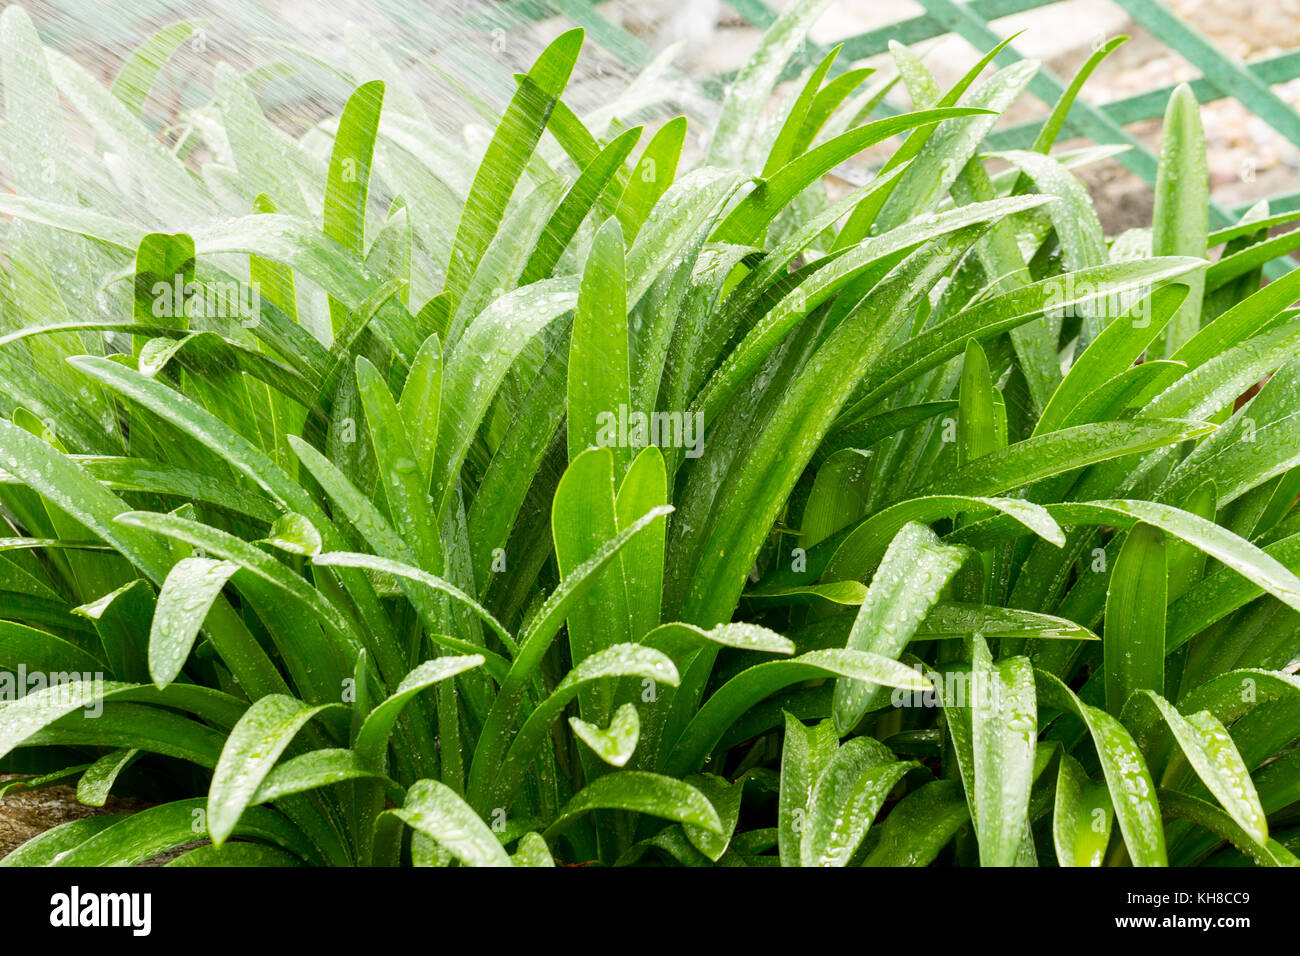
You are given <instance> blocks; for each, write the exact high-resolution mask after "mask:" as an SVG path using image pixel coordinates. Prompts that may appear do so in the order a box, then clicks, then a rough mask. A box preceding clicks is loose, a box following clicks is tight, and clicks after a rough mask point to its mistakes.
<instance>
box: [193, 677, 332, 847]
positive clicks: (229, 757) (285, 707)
mask: <svg viewBox="0 0 1300 956" xmlns="http://www.w3.org/2000/svg"><path fill="white" fill-rule="evenodd" d="M342 706H343V705H342V704H324V705H321V706H319V707H309V706H308V705H307V704H304V703H303V702H302V701H300V700H295V699H294V698H292V697H285V696H284V695H282V694H270V695H268V696H266V697H262V698H260V699H258V700H256V701H254V702H253V705H252V706H251V707H249V708H248V710H247V711H246V712H245V714H244V716H243V717H241V718H240V719H239V723H237V724H235V726H234V727H233V728H232V729H231V731H230V736H229V738H228V739H227V740H226V745H225V747H223V748H222V750H221V759H220V760H219V761H218V762H217V768H216V770H215V771H213V774H212V784H211V786H210V787H209V788H208V802H207V810H208V827H207V829H208V835H209V836H210V837H211V838H212V842H213V843H215V844H217V845H218V846H220V845H221V844H222V843H224V842H225V841H226V839H227V838H228V837H230V836H231V835H232V834H233V833H234V832H235V827H236V825H237V824H238V823H239V819H240V817H241V816H242V815H243V813H244V811H245V810H246V809H247V808H248V806H249V805H250V803H251V802H252V799H253V795H254V794H255V793H257V788H258V787H260V786H261V785H262V781H263V779H265V777H266V775H267V774H268V773H270V772H271V768H272V767H273V766H275V763H276V761H277V760H279V759H280V754H282V753H284V751H285V748H287V747H288V746H289V744H290V743H292V742H293V738H294V737H295V736H296V735H297V733H298V731H299V730H301V729H302V728H303V727H304V726H305V725H306V723H307V721H309V720H311V719H312V718H313V717H315V716H316V715H317V714H319V713H322V712H323V711H326V710H329V709H331V708H334V707H338V708H342Z"/></svg>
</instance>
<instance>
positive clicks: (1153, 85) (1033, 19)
mask: <svg viewBox="0 0 1300 956" xmlns="http://www.w3.org/2000/svg"><path fill="white" fill-rule="evenodd" d="M1035 2H1038V3H1041V2H1043V0H977V2H976V3H974V4H973V5H972V6H974V7H977V8H979V12H980V13H981V14H982V15H983V16H985V17H987V19H988V20H989V24H990V26H991V28H992V30H993V31H994V32H995V33H996V34H997V35H998V36H1002V37H1005V36H1009V35H1011V34H1013V33H1017V32H1021V31H1023V32H1022V35H1021V36H1020V37H1019V38H1018V39H1017V41H1016V44H1015V48H1016V50H1017V51H1019V52H1020V53H1021V54H1022V55H1024V56H1029V57H1035V58H1038V59H1041V60H1042V61H1043V62H1044V64H1045V66H1046V68H1047V69H1049V70H1051V71H1052V72H1053V73H1054V74H1056V75H1057V76H1060V77H1064V78H1066V79H1068V78H1069V77H1070V76H1072V75H1073V74H1074V72H1075V71H1076V70H1077V69H1078V68H1079V66H1080V65H1081V64H1082V63H1083V61H1084V60H1085V59H1086V58H1087V57H1088V55H1089V54H1090V53H1091V52H1092V50H1094V49H1095V48H1096V47H1097V46H1099V45H1100V44H1101V43H1104V42H1105V41H1106V40H1107V39H1110V38H1113V37H1116V36H1120V35H1127V36H1129V37H1130V40H1129V41H1128V42H1127V43H1126V44H1124V45H1123V46H1122V47H1120V49H1119V50H1118V51H1117V52H1116V53H1114V54H1112V55H1111V56H1110V57H1109V58H1108V59H1107V60H1106V61H1105V62H1104V63H1103V64H1102V66H1101V67H1100V69H1099V70H1098V71H1097V73H1096V74H1095V75H1094V76H1093V77H1092V78H1091V79H1090V80H1089V82H1088V84H1087V85H1086V86H1085V87H1084V94H1083V99H1084V100H1087V101H1088V102H1090V103H1092V104H1095V105H1102V104H1107V103H1115V102H1118V101H1122V100H1126V99H1128V100H1132V99H1133V98H1135V97H1138V96H1139V95H1140V94H1143V93H1148V92H1150V91H1157V90H1161V89H1164V88H1167V87H1169V86H1171V85H1172V84H1174V83H1177V82H1181V81H1184V80H1194V79H1196V78H1197V77H1198V76H1200V75H1201V70H1199V69H1198V68H1197V67H1195V66H1193V65H1192V64H1191V63H1189V62H1188V61H1187V60H1186V59H1184V58H1183V57H1182V56H1181V55H1180V54H1179V53H1177V52H1175V49H1174V47H1176V46H1179V44H1177V43H1172V44H1171V43H1170V42H1169V41H1168V38H1165V37H1158V36H1155V35H1153V34H1152V33H1151V32H1149V31H1148V30H1146V29H1144V28H1143V27H1142V26H1140V25H1139V24H1138V23H1136V22H1135V21H1134V20H1133V18H1132V17H1131V16H1130V15H1129V13H1128V12H1127V11H1126V10H1125V9H1124V8H1122V7H1121V6H1120V5H1119V4H1118V3H1116V2H1113V0H1062V2H1056V3H1048V4H1047V5H1046V6H1042V7H1039V8H1038V9H1022V8H1024V7H1028V6H1032V5H1033V3H1035ZM1142 2H1149V0H1142ZM1163 5H1164V7H1165V8H1166V9H1167V10H1168V11H1169V12H1171V13H1172V14H1174V15H1175V16H1176V17H1177V18H1179V19H1180V20H1181V21H1182V22H1183V23H1185V24H1186V25H1188V26H1190V27H1192V28H1193V29H1194V30H1196V31H1197V32H1199V34H1201V35H1202V36H1203V37H1204V38H1206V39H1208V40H1209V41H1210V42H1211V43H1212V44H1213V45H1214V46H1215V47H1216V48H1217V49H1218V50H1219V51H1220V52H1221V53H1222V54H1224V55H1226V57H1228V58H1229V59H1230V60H1231V61H1233V62H1236V63H1253V64H1258V63H1264V64H1266V65H1270V64H1271V65H1273V67H1274V68H1273V69H1272V73H1273V74H1275V75H1276V74H1281V75H1288V74H1289V73H1293V72H1294V73H1300V58H1298V59H1297V62H1296V64H1295V67H1294V68H1292V67H1291V62H1292V58H1291V57H1290V54H1291V52H1292V51H1295V50H1300V0H1163ZM25 6H26V7H27V9H28V11H29V13H30V14H31V15H32V17H33V19H34V20H35V21H36V24H37V27H38V30H39V31H40V33H41V36H42V38H43V39H44V40H45V42H46V43H48V44H50V45H52V46H55V47H57V48H59V49H61V50H63V51H64V52H66V53H68V54H70V55H71V56H73V57H74V58H75V59H77V60H78V61H79V62H80V63H82V64H83V65H84V66H86V67H88V68H90V69H92V70H94V71H95V72H96V74H97V75H99V76H101V77H102V78H103V79H104V81H105V83H109V82H111V81H112V79H113V77H114V76H115V75H116V73H117V71H118V70H119V69H120V67H121V65H122V63H123V62H124V61H125V59H126V58H127V57H128V56H129V55H130V53H131V51H132V50H134V49H135V48H136V47H137V46H138V45H139V44H140V43H141V42H143V41H144V40H146V39H147V38H148V37H149V36H150V35H152V34H153V33H155V32H156V31H157V30H158V29H159V28H161V27H163V26H165V25H167V24H171V23H175V22H176V21H178V20H192V21H198V22H196V23H195V24H194V26H195V32H194V33H193V35H192V36H190V37H189V38H188V40H187V41H186V42H185V43H184V44H183V45H182V46H181V47H180V48H179V49H177V51H176V52H175V54H174V55H173V56H172V57H171V59H170V61H169V62H168V65H167V67H166V69H165V71H164V74H163V77H162V79H161V80H160V82H159V83H158V84H157V86H156V87H155V88H154V92H153V95H152V97H151V100H150V103H149V105H148V110H147V116H148V117H149V118H150V120H151V121H152V122H154V123H155V124H157V126H158V128H159V130H160V132H163V131H165V128H171V129H176V128H184V126H185V124H186V123H187V122H191V121H192V117H190V116H189V115H188V114H187V111H188V110H191V109H194V108H197V107H201V106H202V105H203V104H204V103H206V102H207V100H208V98H209V96H210V88H211V84H210V81H211V71H212V68H213V67H214V66H215V64H217V63H218V62H221V61H226V62H229V63H230V64H232V65H233V66H235V67H236V68H238V69H239V70H240V71H241V72H245V73H246V74H248V75H249V77H250V79H251V80H253V81H254V87H255V89H256V90H257V91H258V93H259V96H260V99H261V103H262V106H263V108H264V109H265V110H266V111H267V112H268V114H269V115H270V116H271V117H272V119H273V120H274V121H275V122H277V123H278V124H280V125H281V126H282V127H283V128H284V129H285V130H286V131H289V132H291V133H294V134H300V133H302V132H305V131H306V130H308V129H310V128H311V127H312V126H313V125H314V124H316V123H318V122H320V121H321V120H323V119H326V118H327V117H329V116H332V115H335V114H336V113H337V110H338V109H339V108H340V106H341V104H342V102H343V100H344V98H345V97H346V95H347V93H348V92H349V90H350V89H351V87H352V85H353V84H354V82H359V81H362V80H365V79H368V78H371V77H373V76H382V74H383V72H384V70H385V69H389V68H395V69H397V70H398V71H400V73H401V74H402V76H403V78H404V79H405V80H406V82H407V83H408V84H409V85H410V87H411V89H412V90H413V91H414V93H415V94H416V95H417V96H418V97H419V98H420V99H421V100H422V102H423V105H424V107H425V109H426V110H427V112H428V113H429V114H430V116H431V117H432V118H433V119H434V120H435V122H436V123H437V124H438V126H439V127H440V128H443V129H445V131H446V132H447V133H448V135H449V136H458V137H459V136H461V135H464V127H465V126H466V124H471V125H472V124H476V123H477V124H487V123H488V122H489V119H490V117H491V116H492V115H493V113H494V112H495V111H496V110H497V109H499V108H500V106H501V105H503V104H504V102H505V101H506V100H507V99H508V97H509V95H510V93H511V92H512V90H513V85H514V84H513V82H512V80H511V75H510V74H511V73H512V72H514V71H518V70H521V69H523V68H525V67H526V66H527V65H528V64H529V63H530V62H531V60H532V58H533V57H534V56H535V55H536V53H537V52H538V51H539V50H540V49H541V47H542V46H543V45H544V44H545V43H546V42H547V41H548V40H549V39H550V38H552V37H554V36H555V35H556V34H557V33H559V32H560V31H561V30H564V29H567V28H569V27H570V26H572V25H573V24H574V23H577V24H579V25H582V26H585V27H587V29H588V34H589V43H588V46H587V50H586V52H585V53H584V56H583V59H582V61H581V63H580V69H581V71H582V72H581V75H580V76H578V77H577V78H576V80H575V83H574V84H573V87H572V89H571V92H570V94H569V98H570V100H571V102H572V105H574V106H575V107H576V108H578V109H579V110H591V109H596V108H598V107H599V106H600V105H601V104H602V103H603V102H604V101H606V99H607V98H608V96H609V94H610V91H612V90H613V89H615V88H619V87H621V86H623V85H624V84H626V83H627V82H629V81H630V80H631V79H632V78H633V77H634V76H636V75H638V74H640V73H642V72H643V71H644V70H646V69H647V68H648V70H649V73H648V75H647V77H646V81H647V82H648V83H652V84H654V86H655V87H656V89H655V92H656V93H657V94H662V92H663V90H664V89H665V88H668V89H671V91H672V98H673V99H674V100H675V101H676V105H677V107H678V108H679V109H681V110H682V111H685V112H686V113H687V114H688V115H689V116H691V117H692V119H693V120H695V121H696V122H694V123H693V124H692V125H693V128H694V131H695V133H696V134H697V135H698V134H699V133H700V132H701V131H702V130H706V129H707V126H708V122H709V119H710V116H711V114H712V111H713V110H714V109H716V102H717V100H718V98H719V96H720V95H721V90H722V84H723V83H725V80H726V77H727V75H728V73H729V72H731V71H734V70H735V69H736V68H737V67H738V66H739V65H740V64H742V63H743V62H744V61H745V59H746V58H747V57H748V55H749V54H750V52H751V51H752V50H753V48H754V46H755V45H756V43H757V42H758V37H759V35H760V33H761V29H760V27H759V26H756V25H755V22H759V23H761V22H762V19H763V17H764V16H768V15H770V13H772V12H775V11H779V9H780V8H781V7H783V6H784V0H773V2H768V3H755V2H753V0H737V2H735V3H734V4H733V3H725V2H722V0H677V2H670V0H612V2H608V3H599V4H594V5H593V4H591V3H590V2H589V0H487V2H485V0H424V2H416V3H412V2H409V0H281V2H272V0H265V2H259V0H119V2H113V3H105V2H97V0H30V2H28V3H26V4H25ZM1004 10H1018V11H1019V12H1014V13H1012V15H1009V16H996V14H998V13H1000V12H1002V11H1004ZM926 12H927V11H926V9H925V8H924V7H922V5H921V3H919V2H913V0H888V2H882V0H836V2H833V3H832V4H831V5H830V6H829V8H828V9H827V11H826V12H825V14H824V15H823V16H822V17H821V19H820V20H819V21H818V23H817V25H816V27H815V28H814V30H813V31H812V35H811V40H812V41H813V42H814V43H815V44H816V45H817V46H818V47H820V48H825V47H829V46H831V45H833V44H835V43H838V42H840V41H843V40H845V39H848V38H855V37H857V38H861V37H863V36H864V35H869V36H872V37H875V38H876V40H877V41H880V40H881V38H882V37H888V36H889V35H890V31H891V25H892V24H899V23H902V24H904V25H905V26H909V27H912V26H915V23H916V20H917V18H921V17H923V16H924V14H925V13H926ZM926 32H933V31H932V30H930V31H926ZM899 35H901V36H903V37H904V39H906V35H905V31H899ZM877 45H881V43H877ZM910 45H911V46H912V48H913V49H914V50H915V51H916V52H918V53H919V54H922V55H923V56H924V59H925V62H926V63H927V65H928V66H929V67H930V68H931V70H932V71H934V73H935V74H936V76H937V78H938V79H939V80H940V81H941V82H949V81H952V80H955V79H956V78H957V77H958V76H959V75H960V74H961V73H962V72H964V71H965V70H966V69H967V68H968V67H969V66H970V65H971V64H973V63H974V62H975V60H976V59H977V56H978V53H977V50H976V47H975V46H974V45H972V44H971V43H970V42H968V41H967V40H966V39H963V38H961V37H958V36H955V35H953V34H948V35H946V36H942V35H941V36H934V37H930V38H927V39H924V40H922V41H920V42H916V43H913V44H910ZM862 46H863V45H862V44H857V48H858V49H861V48H862ZM882 48H883V46H882ZM852 50H853V47H852V45H851V47H850V49H849V50H847V51H846V56H847V55H848V54H851V53H852ZM380 51H382V52H380ZM385 56H386V57H388V58H391V63H388V64H385V63H384V62H383V61H384V59H385ZM860 65H867V66H876V67H879V68H880V70H881V71H882V75H885V74H887V73H890V72H892V62H891V60H890V58H889V56H888V54H884V53H876V54H874V55H872V56H868V57H864V58H863V59H862V60H861V61H860ZM795 79H796V78H795V77H791V80H792V82H793V81H794V80H795ZM1271 86H1272V90H1273V93H1274V94H1276V96H1277V97H1278V98H1279V99H1280V100H1281V101H1283V102H1284V103H1286V104H1289V105H1291V106H1292V107H1297V106H1300V79H1290V80H1286V81H1284V82H1278V83H1273V84H1271ZM886 104H887V108H888V106H892V107H893V108H894V109H900V108H905V107H906V106H907V102H906V94H905V93H903V92H902V91H901V88H898V87H896V88H895V89H894V90H893V91H891V92H890V94H889V97H888V98H887V100H886ZM1157 105H1158V104H1157ZM1017 109H1018V112H1015V113H1013V116H1012V117H1011V121H1012V122H1015V121H1024V120H1029V119H1033V118H1034V117H1035V116H1038V117H1041V116H1042V115H1045V114H1046V112H1047V109H1048V108H1047V106H1045V105H1043V104H1041V103H1038V102H1036V101H1034V100H1033V99H1032V98H1031V97H1023V98H1022V102H1021V104H1019V105H1018V107H1017ZM1156 115H1157V116H1158V111H1156ZM1203 118H1204V125H1205V131H1206V136H1207V140H1208V145H1209V162H1210V176H1211V183H1212V186H1213V189H1214V196H1215V199H1216V201H1217V202H1218V203H1219V205H1220V206H1221V207H1224V208H1225V209H1230V210H1236V211H1240V210H1241V209H1243V208H1245V207H1246V206H1247V205H1248V204H1249V203H1250V202H1252V201H1253V200H1255V199H1258V198H1260V197H1263V196H1277V195H1281V194H1288V193H1297V192H1300V147H1297V146H1296V145H1295V143H1294V142H1291V141H1289V140H1288V139H1287V138H1286V137H1285V136H1283V135H1282V134H1280V133H1278V132H1277V131H1276V130H1275V129H1274V128H1273V127H1271V126H1270V125H1269V124H1268V123H1267V122H1265V120H1264V119H1262V118H1260V117H1259V116H1258V115H1256V114H1255V113H1252V111H1251V110H1250V109H1248V108H1247V107H1246V106H1245V105H1243V104H1242V103H1241V102H1240V101H1238V100H1236V99H1233V98H1230V97H1226V98H1221V99H1217V100H1212V101H1211V98H1210V97H1203ZM619 119H624V120H631V119H636V120H637V121H639V122H640V121H645V120H646V119H651V120H653V117H652V116H650V117H647V116H636V117H619ZM1159 127H1160V121H1159V119H1158V118H1153V119H1151V118H1149V119H1142V120H1141V121H1138V122H1134V123H1128V124H1125V128H1126V130H1127V131H1128V132H1129V133H1130V134H1131V135H1132V136H1134V137H1135V138H1136V139H1137V140H1138V141H1140V142H1142V143H1144V144H1146V145H1147V146H1148V147H1149V148H1151V149H1153V150H1154V149H1156V148H1157V146H1158V139H1159ZM1293 138H1296V137H1295V136H1294V134H1293ZM1067 145H1068V144H1067ZM864 159H865V161H866V162H867V163H868V164H869V163H870V160H871V156H870V155H868V156H867V157H865V158H864ZM1081 176H1082V177H1083V178H1084V180H1085V181H1086V182H1087V184H1088V185H1089V187H1090V188H1091V190H1092V192H1093V194H1094V196H1095V197H1096V199H1097V200H1098V202H1099V203H1100V206H1101V208H1100V213H1101V216H1102V221H1103V224H1104V226H1105V227H1106V230H1107V232H1108V233H1110V234H1115V233H1118V232H1120V231H1122V230H1123V229H1125V228H1128V227H1131V226H1138V225H1143V224H1146V223H1148V222H1149V217H1150V212H1151V202H1152V199H1151V191H1150V188H1149V187H1148V186H1147V185H1146V184H1145V183H1144V182H1143V181H1142V180H1141V179H1140V178H1138V177H1137V176H1135V175H1133V174H1132V173H1130V172H1129V171H1127V170H1126V169H1125V168H1124V166H1123V165H1122V164H1121V162H1120V161H1118V160H1109V161H1106V162H1104V163H1099V164H1095V165H1092V166H1089V167H1087V168H1086V169H1083V170H1081ZM849 178H850V179H855V178H857V177H855V176H853V175H852V174H851V172H850V173H849ZM1296 202H1297V204H1300V197H1298V198H1297V200H1296ZM1280 209H1281V207H1280V206H1279V205H1278V204H1276V203H1275V204H1274V208H1273V211H1274V212H1277V211H1280Z"/></svg>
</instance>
